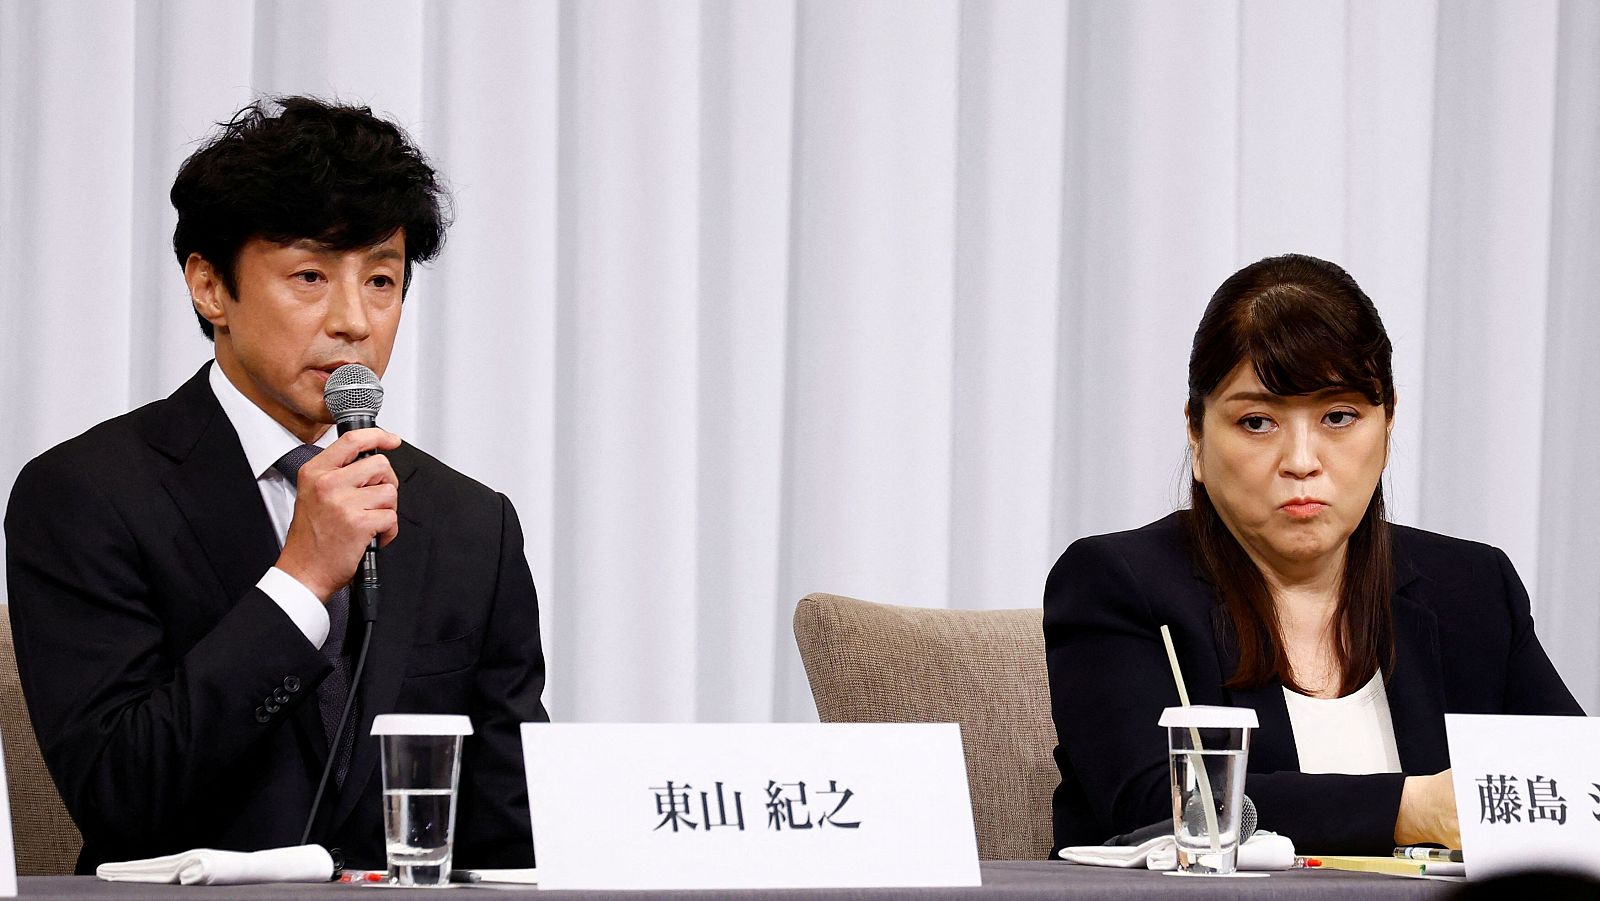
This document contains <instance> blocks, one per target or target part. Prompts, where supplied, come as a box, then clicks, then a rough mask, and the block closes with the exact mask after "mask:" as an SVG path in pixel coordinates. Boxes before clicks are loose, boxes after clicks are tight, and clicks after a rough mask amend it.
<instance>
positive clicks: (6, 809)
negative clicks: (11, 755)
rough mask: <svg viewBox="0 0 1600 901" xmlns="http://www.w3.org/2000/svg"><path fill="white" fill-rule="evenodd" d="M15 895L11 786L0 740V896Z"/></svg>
mask: <svg viewBox="0 0 1600 901" xmlns="http://www.w3.org/2000/svg"><path fill="white" fill-rule="evenodd" d="M16 896H17V846H16V844H15V842H13V841H12V838H11V788H10V786H9V785H7V783H6V749H5V744H4V743H3V742H0V898H15V897H16Z"/></svg>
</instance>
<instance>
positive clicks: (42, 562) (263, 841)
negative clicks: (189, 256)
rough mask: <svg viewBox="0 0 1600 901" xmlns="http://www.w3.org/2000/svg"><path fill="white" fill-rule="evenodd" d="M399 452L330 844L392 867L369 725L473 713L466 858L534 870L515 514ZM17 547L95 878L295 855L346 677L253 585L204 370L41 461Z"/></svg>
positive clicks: (56, 751)
mask: <svg viewBox="0 0 1600 901" xmlns="http://www.w3.org/2000/svg"><path fill="white" fill-rule="evenodd" d="M388 456H389V459H390V461H391V463H392V464H393V466H394V470H395V474H396V476H398V478H399V480H400V489H399V497H400V503H399V515H400V530H399V535H398V537H397V538H396V539H395V540H394V541H393V542H391V543H390V544H389V545H388V546H387V547H386V548H384V549H383V551H382V552H381V553H380V571H381V575H382V579H383V589H382V591H383V593H382V605H381V608H380V610H379V614H378V621H377V624H376V626H375V627H374V632H373V637H372V645H371V650H370V654H369V657H368V660H367V667H366V673H365V675H364V676H363V677H362V685H361V687H360V693H359V695H358V698H359V701H360V706H359V710H360V712H361V717H360V722H359V724H356V728H357V732H356V745H355V753H354V756H353V758H352V760H351V764H350V769H349V774H348V776H347V777H346V779H345V782H344V785H343V787H342V789H339V790H337V791H336V792H335V788H334V786H333V785H332V784H331V783H330V786H329V791H330V793H331V794H333V799H332V801H331V802H330V801H329V800H328V799H326V798H325V799H324V801H323V804H322V808H321V809H322V814H321V822H320V823H319V824H318V828H317V830H316V831H315V832H314V833H313V841H320V842H321V843H323V844H325V845H328V846H332V847H339V848H341V849H342V850H343V851H344V852H345V855H346V858H347V860H348V861H349V862H350V864H351V865H352V866H361V867H382V866H383V865H384V852H383V820H382V807H381V789H382V785H381V783H382V776H381V775H380V774H379V773H378V772H377V769H378V767H377V763H378V748H377V744H376V742H375V740H374V739H372V737H371V736H370V735H369V731H370V728H371V723H372V718H373V716H375V715H377V714H380V713H389V712H404V713H459V714H468V715H470V716H471V718H472V721H473V725H474V727H475V734H474V735H472V736H471V737H470V738H468V739H467V740H466V744H465V751H464V755H463V760H462V765H461V780H462V793H461V795H460V801H459V806H458V809H457V817H456V844H455V850H456V854H455V860H456V862H457V864H458V865H461V866H480V867H496V866H531V865H532V863H533V846H532V842H531V838H530V833H529V824H528V807H527V792H526V787H525V782H524V780H523V775H522V762H521V761H522V754H521V740H520V737H519V734H518V724H520V723H522V722H524V721H533V720H545V719H547V717H546V715H545V711H544V707H543V706H542V704H541V702H540V694H541V692H542V691H543V688H544V657H543V654H542V652H541V650H540V643H539V621H538V603H537V600H536V599H535V596H534V586H533V578H532V576H531V574H530V573H529V571H528V565H527V562H526V560H525V558H524V555H523V548H522V531H521V529H520V527H519V525H518V523H517V517H516V513H515V512H514V511H513V510H512V507H511V504H510V502H509V501H508V500H506V498H504V497H503V496H501V495H498V494H496V493H495V492H493V491H491V490H489V489H488V488H485V487H484V486H482V485H480V484H478V483H477V482H474V481H472V480H471V479H468V478H466V477H465V476H462V475H460V474H459V473H456V472H455V471H454V470H451V469H450V468H449V467H447V466H445V465H444V464H442V463H440V462H439V461H437V460H435V459H433V458H432V457H430V456H428V455H427V454H424V453H422V452H421V451H418V450H416V449H415V448H413V447H411V446H410V445H404V446H402V447H400V448H399V449H397V450H395V451H393V452H391V453H390V454H389V455H388ZM5 528H6V542H7V546H6V550H7V554H6V557H7V561H6V562H7V578H8V580H9V589H10V600H11V618H12V625H13V629H14V633H15V637H16V645H17V647H16V651H17V665H18V669H19V671H20V674H21V677H22V684H23V689H24V693H25V695H26V696H27V701H28V707H29V711H30V712H31V713H32V716H33V722H34V726H35V728H36V730H37V732H38V735H39V743H40V746H41V748H42V749H43V751H44V757H45V760H46V762H47V763H48V764H49V767H50V771H51V773H52V775H53V776H54V777H55V781H56V785H57V786H58V787H59V788H60V789H61V794H62V797H63V799H64V800H65V802H66V805H67V809H68V810H69V811H70V812H71V813H72V816H73V818H74V819H75V820H76V821H77V823H78V827H79V829H80V830H81V831H82V832H83V836H84V849H83V854H82V856H81V857H80V859H79V869H80V870H81V871H91V870H92V868H93V867H94V865H96V864H98V863H100V862H103V861H107V860H123V859H130V858H140V857H149V856H154V855H160V854H168V853H173V852H176V851H181V850H185V849H188V848H199V847H210V848H229V849H245V850H250V849H259V848H268V847H277V846H282V845H293V844H298V843H299V841H300V833H301V829H302V828H303V825H304V822H305V819H306V816H307V814H308V812H309V811H310V809H311V798H312V794H313V793H314V791H315V789H316V780H317V777H318V776H319V775H320V772H321V769H322V765H323V761H324V760H325V759H326V755H327V741H326V738H325V737H324V733H323V729H322V725H321V720H320V718H319V714H318V707H317V701H316V689H317V685H318V683H320V682H321V681H322V680H323V678H324V677H325V676H326V675H327V674H328V672H329V671H330V667H329V664H328V663H327V662H326V660H325V659H324V658H323V655H322V653H321V652H320V651H318V650H317V649H316V648H315V647H313V646H312V644H311V643H310V642H309V641H307V640H306V638H305V636H304V635H303V634H302V633H301V632H300V631H299V629H298V628H296V626H295V625H294V623H293V622H292V621H291V620H290V619H289V617H288V616H287V615H286V614H285V613H284V612H283V611H282V609H281V608H279V607H278V605H277V604H275V603H274V602H273V601H272V600H271V599H269V598H268V597H267V596H266V595H265V594H263V593H262V592H261V591H259V590H257V589H256V588H255V584H256V581H257V580H258V579H260V578H261V575H262V574H263V573H264V572H266V570H267V569H268V568H269V567H271V566H272V565H273V563H274V561H275V560H276V559H277V556H278V552H279V548H278V540H277V536H276V534H275V533H274V531H273V528H272V525H271V522H270V520H269V519H268V517H267V511H266V506H265V504H264V502H263V501H262V499H261V494H260V491H259V489H258V488H257V486H256V480H255V478H254V474H253V473H251V472H250V471H249V465H248V464H247V463H246V461H245V456H244V451H243V449H242V447H241V446H240V443H239V438H238V435H237V433H236V432H235V431H234V429H233V426H232V424H231V423H230V422H229V420H228V417H227V416H226V415H225V414H224V413H223V411H222V408H221V407H220V406H219V405H218V403H217V400H216V397H215V395H213V394H212V392H211V388H210V385H209V384H208V383H207V369H206V368H205V367H202V368H201V370H200V372H199V373H198V374H197V375H195V376H194V378H192V379H190V380H189V381H188V382H187V383H185V384H184V385H183V386H182V387H181V388H179V389H178V390H177V391H176V392H175V393H174V394H173V395H172V396H171V397H169V398H167V399H166V400H162V401H157V402H155V403H152V404H150V405H148V406H145V407H142V408H140V409H138V410H135V411H133V412H131V413H128V414H126V415H124V416H120V417H118V418H116V419H112V420H110V421H108V422H105V423H102V424H100V425H98V426H96V427H95V428H93V429H91V430H89V431H88V432H86V433H84V434H83V435H81V436H79V437H77V438H74V439H72V440H70V441H68V442H66V443H64V444H62V445H60V446H58V447H56V448H54V449H52V450H50V451H48V452H46V453H44V454H43V455H41V456H40V457H38V458H37V459H35V460H34V461H33V462H31V463H29V464H28V466H27V467H26V468H24V469H23V471H22V473H21V475H19V476H18V478H17V482H16V485H15V487H14V489H13V491H12V495H11V502H10V505H9V506H8V507H7V509H6V520H5ZM359 629H360V627H359V625H358V624H357V623H354V622H353V623H352V625H351V631H352V632H355V633H358V634H359ZM347 728H348V727H347Z"/></svg>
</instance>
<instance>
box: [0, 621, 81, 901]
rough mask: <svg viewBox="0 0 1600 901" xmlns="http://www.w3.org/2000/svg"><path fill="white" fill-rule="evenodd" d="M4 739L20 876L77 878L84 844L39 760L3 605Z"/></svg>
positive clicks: (0, 676)
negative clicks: (77, 869) (71, 875)
mask: <svg viewBox="0 0 1600 901" xmlns="http://www.w3.org/2000/svg"><path fill="white" fill-rule="evenodd" d="M0 735H3V736H4V739H5V758H6V784H7V786H9V788H10V789H11V832H12V834H13V835H14V836H15V839H16V845H17V874H18V875H20V876H56V875H60V874H63V873H71V872H72V871H73V870H74V869H75V868H76V866H77V863H78V849H79V848H81V847H83V839H82V837H81V836H79V835H78V827H76V826H74V825H73V823H72V818H71V817H69V816H67V809H66V807H64V806H62V804H61V796H60V795H59V794H57V793H56V784H55V783H54V782H52V781H51V779H50V773H49V771H48V770H46V769H45V768H44V758H42V757H40V756H39V743H38V741H37V740H36V739H35V738H34V735H33V722H32V721H31V720H29V719H28V708H27V707H26V706H25V705H24V704H23V703H22V685H21V683H20V682H18V681H17V656H16V651H15V649H14V648H13V647H12V645H11V615H10V608H7V607H4V606H0Z"/></svg>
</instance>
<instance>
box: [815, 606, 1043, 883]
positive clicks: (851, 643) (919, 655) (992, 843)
mask: <svg viewBox="0 0 1600 901" xmlns="http://www.w3.org/2000/svg"><path fill="white" fill-rule="evenodd" d="M1041 616H1042V612H1041V611H1040V610H1037V609H1034V610H928V609H923V608H920V607H894V606H889V605H887V604H872V603H868V602H867V601H858V600H855V599H854V598H845V597H838V596H836V595H831V594H810V595H806V596H805V597H804V598H802V599H801V600H800V603H799V605H797V606H796V607H795V611H794V637H795V641H796V643H798V644H799V646H800V657H801V659H803V660H804V661H805V666H806V676H807V677H808V678H810V680H811V696H812V698H813V699H815V701H816V703H817V715H818V716H819V717H821V718H822V721H823V722H827V723H835V722H848V723H949V722H955V723H960V724H961V744H962V747H963V750H964V751H965V752H966V757H967V783H968V789H969V790H970V791H971V793H972V818H973V823H974V825H975V826H976V827H977V832H978V856H979V857H981V858H983V859H985V860H1044V859H1046V858H1048V857H1049V856H1050V847H1051V824H1050V795H1051V793H1052V792H1053V791H1055V787H1056V783H1057V782H1058V781H1059V779H1060V776H1059V775H1058V773H1057V771H1056V767H1055V763H1054V761H1053V760H1052V758H1051V756H1050V755H1051V751H1052V750H1053V749H1054V748H1055V744H1056V737H1055V728H1054V726H1053V724H1052V723H1051V721H1050V686H1049V683H1048V681H1047V679H1046V676H1045V668H1044V633H1043V629H1042V623H1041Z"/></svg>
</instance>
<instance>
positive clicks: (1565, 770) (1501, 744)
mask: <svg viewBox="0 0 1600 901" xmlns="http://www.w3.org/2000/svg"><path fill="white" fill-rule="evenodd" d="M1444 722H1445V731H1446V734H1447V735H1448V736H1449V739H1450V767H1451V776H1452V779H1453V781H1454V783H1455V791H1456V814H1457V815H1458V816H1459V817H1460V821H1461V850H1462V853H1463V856H1464V857H1465V858H1466V861H1467V876H1468V878H1470V879H1484V878H1487V877H1492V876H1495V875H1498V874H1500V873H1506V872H1510V871H1513V870H1525V869H1529V868H1532V867H1541V868H1550V867H1560V868H1563V869H1569V870H1581V871H1586V872H1589V873H1593V874H1595V875H1596V876H1600V854H1596V853H1595V849H1596V848H1600V755H1597V754H1596V753H1595V750H1596V749H1597V748H1600V721H1597V720H1594V719H1590V718H1588V717H1581V716H1487V715H1481V714H1464V713H1450V714H1446V715H1445V718H1444Z"/></svg>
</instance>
